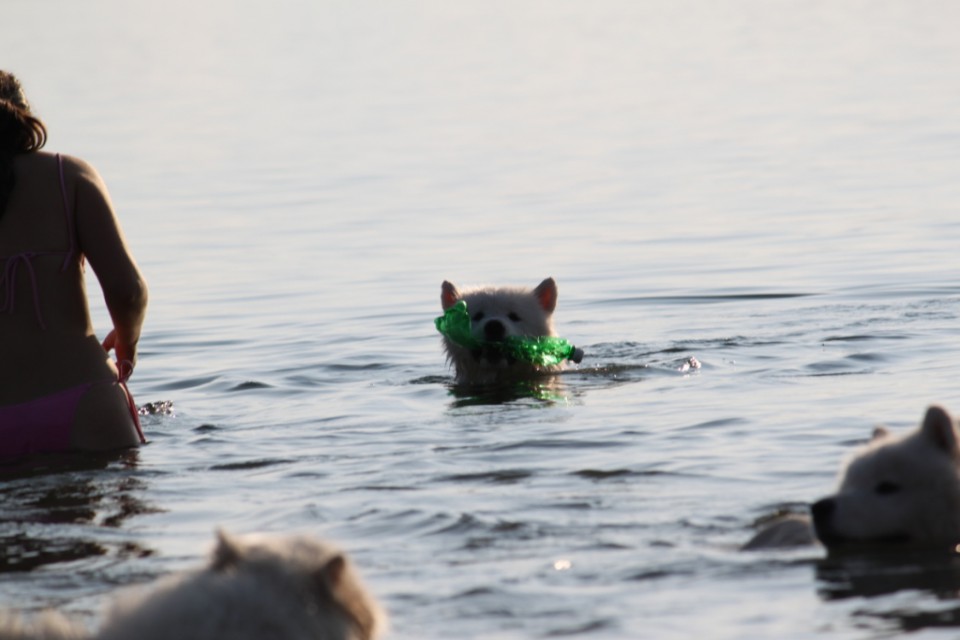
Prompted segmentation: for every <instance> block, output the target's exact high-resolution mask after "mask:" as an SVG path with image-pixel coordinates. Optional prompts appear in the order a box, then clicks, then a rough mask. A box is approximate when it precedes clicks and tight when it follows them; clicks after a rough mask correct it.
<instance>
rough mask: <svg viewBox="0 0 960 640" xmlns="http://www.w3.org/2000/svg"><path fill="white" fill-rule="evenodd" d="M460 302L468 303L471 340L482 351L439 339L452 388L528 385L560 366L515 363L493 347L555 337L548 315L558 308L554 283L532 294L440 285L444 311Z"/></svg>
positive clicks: (549, 280)
mask: <svg viewBox="0 0 960 640" xmlns="http://www.w3.org/2000/svg"><path fill="white" fill-rule="evenodd" d="M460 300H463V301H464V302H466V303H467V313H469V314H470V319H471V330H472V332H473V336H474V337H475V338H476V339H477V340H479V341H481V342H484V343H486V345H487V346H484V347H481V348H476V349H470V348H468V347H464V346H462V345H459V344H457V343H455V342H453V341H452V340H450V339H449V338H448V337H446V336H444V338H443V346H444V349H445V351H446V353H447V360H448V361H449V362H450V363H451V364H452V365H453V367H454V369H455V371H456V378H457V382H458V383H461V384H470V385H482V384H494V383H500V382H515V381H522V380H529V379H531V378H534V377H537V376H539V375H542V374H544V373H550V372H554V371H558V370H559V369H561V368H562V366H561V365H556V366H551V367H541V366H537V365H533V364H530V363H527V362H519V361H517V360H515V359H514V358H512V357H511V356H509V355H508V354H506V353H504V352H503V351H501V350H500V349H498V348H497V347H496V343H497V342H502V341H503V340H504V339H505V338H508V337H511V336H524V337H535V336H555V335H556V333H555V332H554V329H553V311H554V309H556V308H557V283H556V282H555V281H554V279H553V278H547V279H546V280H544V281H543V282H541V283H540V284H539V285H537V287H536V288H534V289H524V288H516V287H478V288H474V289H466V290H464V291H460V290H458V289H457V287H455V286H454V285H452V284H451V283H449V282H447V281H444V282H443V285H442V286H441V287H440V303H441V306H442V307H443V310H444V311H446V310H447V309H449V308H450V307H452V306H453V305H454V304H456V303H457V302H459V301H460Z"/></svg>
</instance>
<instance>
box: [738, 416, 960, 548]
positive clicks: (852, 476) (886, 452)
mask: <svg viewBox="0 0 960 640" xmlns="http://www.w3.org/2000/svg"><path fill="white" fill-rule="evenodd" d="M841 475H842V477H841V481H840V487H839V488H838V490H837V492H836V493H835V494H833V495H832V496H828V497H826V498H823V499H822V500H818V501H817V502H815V503H814V504H813V505H812V507H811V509H810V511H811V514H812V516H813V518H812V525H811V520H810V519H809V518H804V517H801V516H791V517H788V518H785V519H783V520H781V521H779V522H776V523H774V524H773V525H771V526H770V527H767V528H766V529H764V530H763V531H761V532H760V533H759V534H757V536H755V537H754V538H753V540H751V541H750V542H749V543H747V545H746V546H745V548H746V549H757V548H766V547H773V546H790V545H795V544H803V543H805V542H807V541H812V540H813V539H814V534H816V539H818V540H819V541H820V542H822V543H823V544H824V545H826V546H827V547H828V548H830V549H838V548H845V547H851V546H864V545H877V544H880V545H887V544H902V545H910V546H912V547H922V548H934V549H935V548H943V549H952V548H954V547H955V546H956V545H957V544H958V543H960V434H958V431H957V426H956V424H955V422H954V420H953V418H951V417H950V414H948V413H947V412H946V410H944V409H943V408H941V407H938V406H932V407H930V408H929V409H928V410H927V413H926V415H925V416H924V419H923V422H922V423H921V425H920V427H919V428H918V429H915V430H914V431H912V432H910V433H908V434H906V435H902V436H899V437H898V436H893V435H891V434H890V433H889V432H888V431H887V430H886V429H884V428H883V427H878V428H877V429H876V430H875V431H874V433H873V438H872V440H871V441H870V442H869V444H867V446H866V447H865V448H863V449H862V450H860V451H859V452H857V453H856V454H855V455H854V456H853V458H852V459H851V460H850V462H849V464H847V466H846V468H845V470H844V471H843V473H842V474H841Z"/></svg>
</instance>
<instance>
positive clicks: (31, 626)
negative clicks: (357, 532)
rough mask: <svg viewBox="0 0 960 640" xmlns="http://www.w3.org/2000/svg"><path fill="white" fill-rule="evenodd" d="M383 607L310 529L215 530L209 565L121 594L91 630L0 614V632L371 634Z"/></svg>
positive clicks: (317, 638) (60, 639) (251, 637)
mask: <svg viewBox="0 0 960 640" xmlns="http://www.w3.org/2000/svg"><path fill="white" fill-rule="evenodd" d="M383 626H384V616H383V614H382V613H381V611H380V609H379V607H378V606H377V604H376V602H375V601H374V600H373V598H372V597H371V596H370V595H369V594H368V593H367V592H366V591H365V590H364V588H363V586H362V585H361V584H360V581H359V579H358V578H357V576H356V575H355V572H354V570H353V568H352V566H351V565H350V562H349V561H348V560H347V558H346V557H345V556H344V555H343V554H342V553H340V552H339V551H337V550H336V549H334V548H333V547H331V546H329V545H327V544H325V543H323V542H320V541H318V540H315V539H313V538H308V537H301V536H290V537H282V538H281V537H266V536H244V537H233V536H229V535H227V534H225V533H222V532H221V533H219V534H218V541H217V547H216V549H215V551H214V553H213V557H212V558H211V561H210V563H209V565H208V566H206V567H204V568H202V569H199V570H196V571H192V572H187V573H183V574H179V575H174V576H169V577H167V578H164V579H161V580H160V581H158V582H157V583H156V584H155V585H152V586H151V587H149V588H146V589H134V590H131V591H130V592H128V593H126V594H125V595H122V596H121V597H120V598H118V599H117V600H116V601H115V602H114V604H113V606H112V607H111V608H110V609H109V610H108V612H107V615H106V617H105V620H104V622H103V625H102V626H101V629H100V631H99V632H98V633H97V634H95V635H94V636H88V635H86V634H84V633H83V632H82V631H81V630H80V629H79V628H78V627H76V626H73V625H72V624H70V623H69V622H68V621H66V620H63V619H61V618H58V617H45V618H41V619H39V620H38V621H35V622H30V623H27V622H24V621H23V620H22V619H20V618H16V617H10V618H7V619H6V620H3V619H0V640H80V639H81V638H87V637H91V638H92V639H95V640H130V639H132V638H135V639H136V640H170V639H172V638H176V639H177V640H222V639H225V638H230V639H231V640H266V639H272V640H372V639H373V638H375V637H376V636H377V635H378V633H379V632H380V631H382V627H383Z"/></svg>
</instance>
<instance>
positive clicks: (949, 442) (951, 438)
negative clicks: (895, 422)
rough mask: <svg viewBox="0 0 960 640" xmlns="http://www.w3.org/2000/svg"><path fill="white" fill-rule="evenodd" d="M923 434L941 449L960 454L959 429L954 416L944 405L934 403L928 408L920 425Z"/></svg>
mask: <svg viewBox="0 0 960 640" xmlns="http://www.w3.org/2000/svg"><path fill="white" fill-rule="evenodd" d="M920 430H921V431H922V432H923V435H924V436H925V437H926V438H927V439H928V440H930V441H931V442H932V443H933V444H935V445H936V446H937V447H939V448H940V449H943V450H944V451H946V452H947V453H949V454H950V455H953V456H960V444H958V443H957V431H956V427H954V424H953V418H951V417H950V414H949V413H947V411H946V410H945V409H944V408H943V407H938V406H937V405H933V406H931V407H930V408H928V409H927V415H925V416H924V417H923V424H922V425H921V426H920Z"/></svg>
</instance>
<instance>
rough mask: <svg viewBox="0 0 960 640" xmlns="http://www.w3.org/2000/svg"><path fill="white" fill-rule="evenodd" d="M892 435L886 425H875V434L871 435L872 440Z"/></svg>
mask: <svg viewBox="0 0 960 640" xmlns="http://www.w3.org/2000/svg"><path fill="white" fill-rule="evenodd" d="M889 435H890V430H889V429H887V428H886V427H874V429H873V435H871V436H870V439H871V440H879V439H880V438H886V437H887V436H889Z"/></svg>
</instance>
